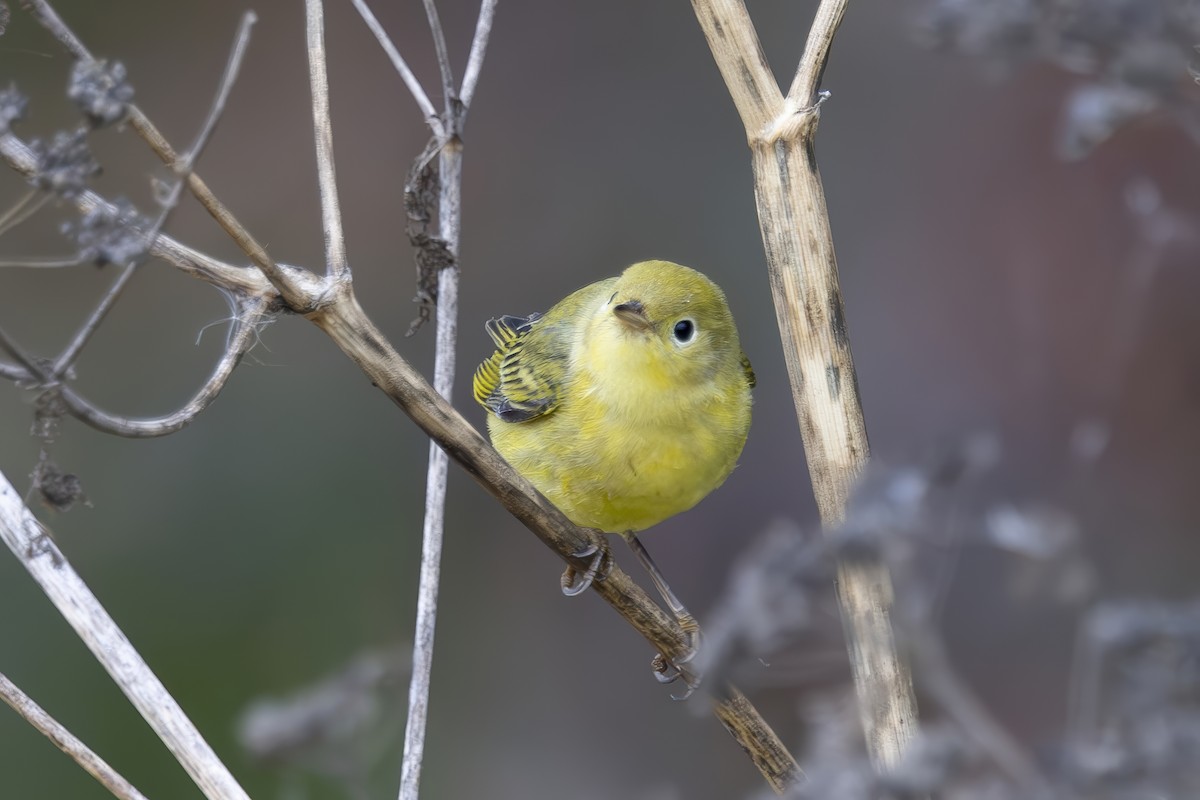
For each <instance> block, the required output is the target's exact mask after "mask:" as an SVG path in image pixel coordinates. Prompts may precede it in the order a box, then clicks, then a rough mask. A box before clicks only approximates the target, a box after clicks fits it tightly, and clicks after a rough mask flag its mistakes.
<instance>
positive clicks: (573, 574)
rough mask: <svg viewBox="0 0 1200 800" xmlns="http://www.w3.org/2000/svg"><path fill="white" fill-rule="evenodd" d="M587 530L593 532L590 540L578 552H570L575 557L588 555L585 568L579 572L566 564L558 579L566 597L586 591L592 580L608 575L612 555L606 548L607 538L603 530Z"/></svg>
mask: <svg viewBox="0 0 1200 800" xmlns="http://www.w3.org/2000/svg"><path fill="white" fill-rule="evenodd" d="M588 530H591V532H592V533H593V534H594V538H593V539H592V541H591V542H590V543H589V544H588V546H587V547H585V548H583V549H582V550H580V551H579V552H577V553H572V554H571V555H573V556H575V557H576V558H589V557H590V558H591V561H590V562H588V567H587V569H586V570H584V571H583V573H582V574H580V573H579V571H578V570H577V569H575V567H574V565H572V564H568V565H567V568H566V569H565V570H563V574H562V577H561V578H560V579H559V582H560V583H561V584H562V593H563V594H565V595H566V596H567V597H574V596H575V595H577V594H581V593H583V592H585V591H587V589H588V587H589V586H591V585H592V582H593V581H602V580H604V579H605V578H606V577H608V571H609V570H610V569H611V568H612V555H611V553H610V551H609V549H608V539H607V538H606V537H605V536H604V532H603V531H597V530H593V529H588Z"/></svg>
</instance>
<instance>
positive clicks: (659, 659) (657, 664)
mask: <svg viewBox="0 0 1200 800" xmlns="http://www.w3.org/2000/svg"><path fill="white" fill-rule="evenodd" d="M624 539H625V541H626V542H628V543H629V548H630V549H631V550H633V553H634V555H636V556H637V557H638V561H641V562H642V566H643V567H645V568H646V572H648V573H650V580H651V581H653V582H654V588H656V589H658V593H659V594H660V595H662V599H663V600H664V601H665V602H666V604H667V607H668V608H670V609H671V613H672V614H674V615H675V620H676V622H678V623H679V627H680V628H682V629H683V632H684V634H685V635H686V636H687V639H688V650H687V652H686V653H684V654H683V656H682V657H680V658H676V659H674V660H671V659H668V658H667V657H666V656H665V655H663V654H662V653H659V654H658V655H656V656H655V657H654V660H653V661H652V662H651V666H652V667H653V668H654V677H655V678H657V679H658V681H659V682H660V683H673V682H675V681H677V680H679V679H680V678H683V681H684V683H686V684H687V687H688V688H687V691H686V692H685V693H684V694H683V696H682V697H676V698H675V699H676V700H686V699H687V698H688V697H689V696H691V694H692V692H694V691H696V688H697V687H698V686H699V685H700V676H699V675H697V674H696V673H694V672H692V671H690V670H688V669H687V668H686V667H685V666H684V665H685V664H687V663H688V662H689V661H691V660H692V659H693V658H695V657H696V652H697V651H698V650H699V648H700V625H699V623H697V622H696V618H695V617H693V616H692V613H691V612H690V611H688V610H687V606H685V605H684V604H683V603H682V602H680V600H679V598H678V597H676V596H675V593H674V592H672V591H671V587H670V586H669V585H668V584H667V580H666V578H664V577H663V574H662V570H660V569H659V568H658V565H657V564H655V563H654V559H652V558H651V557H650V553H649V552H648V551H647V550H646V547H645V545H643V544H642V543H641V541H640V540H639V539H638V538H637V536H636V535H634V533H633V531H628V532H626V533H625V535H624Z"/></svg>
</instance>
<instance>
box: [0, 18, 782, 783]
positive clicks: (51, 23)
mask: <svg viewBox="0 0 1200 800" xmlns="http://www.w3.org/2000/svg"><path fill="white" fill-rule="evenodd" d="M30 7H31V9H32V11H33V12H34V14H35V16H37V17H38V18H39V19H40V20H41V21H42V22H43V24H45V25H46V26H47V27H48V28H49V29H50V30H51V31H52V32H53V33H54V34H55V35H56V36H57V37H58V38H59V39H60V40H61V41H62V42H63V43H64V44H65V45H66V46H67V48H68V49H69V50H70V51H71V52H72V53H73V54H74V55H75V56H76V57H77V58H81V59H89V58H90V54H88V52H87V50H86V49H85V48H84V47H83V45H82V43H80V42H79V40H78V38H77V37H75V35H74V34H73V33H72V32H71V31H70V30H69V29H68V28H67V27H66V25H65V24H64V23H63V22H62V20H61V19H59V18H58V16H57V15H56V14H55V13H54V12H53V10H52V9H50V8H49V6H48V5H47V4H46V3H45V2H44V0H30ZM492 10H494V9H492ZM490 23H491V10H489V12H488V13H487V15H486V16H485V15H483V14H481V17H480V22H479V24H478V26H477V33H476V42H479V41H480V37H481V36H482V35H483V33H485V32H486V30H487V29H488V28H489V27H490ZM311 42H312V40H311V38H310V43H311ZM473 50H474V48H473ZM479 57H480V58H481V57H482V52H480V53H479ZM477 61H478V59H477V58H476V57H475V53H474V52H473V54H472V59H471V61H469V63H468V69H467V74H468V77H469V80H470V87H469V88H471V89H473V88H474V82H475V81H476V80H477V77H478V63H477ZM466 88H468V87H464V89H466ZM128 118H129V122H130V126H131V127H132V128H133V129H134V130H135V132H137V133H138V134H139V135H140V136H141V137H142V138H143V139H144V140H145V141H146V142H147V143H148V144H149V145H150V147H151V148H152V149H153V150H154V151H155V152H156V153H157V154H158V155H159V157H160V158H161V159H162V160H163V161H164V162H165V163H167V164H168V165H171V166H172V168H177V165H179V164H180V161H181V159H180V156H179V155H178V154H177V153H176V151H175V150H174V149H173V148H172V147H171V145H170V144H169V143H168V142H167V141H166V140H165V139H164V138H163V137H162V135H161V134H160V133H159V132H158V130H157V129H156V128H155V127H154V126H153V124H152V123H151V122H150V120H149V119H148V118H147V117H146V116H145V114H143V113H142V112H141V111H140V110H139V109H137V108H136V107H135V106H129V108H128ZM443 144H445V142H443ZM23 148H24V145H23V144H22V143H20V142H19V141H18V140H16V139H15V137H12V136H11V135H4V136H0V153H2V154H3V155H4V156H5V157H6V159H7V160H9V162H10V163H13V162H14V161H17V162H19V161H21V160H22V159H21V157H20V155H21V151H22V149H23ZM31 168H32V167H29V166H28V165H27V166H26V167H25V168H24V171H27V170H29V169H31ZM187 186H188V188H189V190H190V191H191V192H192V194H193V195H194V196H196V198H197V199H198V200H200V202H201V204H202V205H203V206H204V207H205V208H206V209H207V210H208V211H209V212H210V214H212V216H213V217H214V218H215V219H216V220H217V221H218V223H219V224H220V225H221V226H222V228H224V229H225V231H226V232H227V233H228V234H229V235H230V236H231V238H233V239H234V241H235V242H236V243H237V244H238V245H239V246H241V247H242V249H243V250H244V251H245V252H246V253H247V255H248V256H249V257H250V259H251V261H253V262H254V264H255V265H256V266H257V267H258V268H259V270H261V273H262V276H265V277H266V280H265V281H264V280H262V277H261V276H258V275H256V274H254V272H253V271H247V270H245V269H242V268H237V267H231V266H229V265H224V264H220V263H219V262H215V261H213V260H211V259H206V258H205V257H203V256H201V255H199V254H195V253H194V251H187V250H186V249H185V248H182V246H181V245H178V243H175V242H172V241H171V240H170V239H169V238H168V237H165V236H159V237H157V238H156V240H155V243H154V245H153V249H152V252H154V253H155V254H162V253H170V255H171V257H172V258H178V259H179V260H180V261H182V262H183V263H184V264H185V265H186V266H184V268H185V269H186V270H187V271H189V272H190V274H193V275H195V276H197V277H201V278H203V279H204V280H206V281H208V282H210V283H213V284H214V285H217V286H222V287H225V288H231V289H234V290H235V291H237V292H238V293H239V295H241V296H243V297H254V298H258V299H259V300H260V301H261V302H262V303H263V307H264V308H271V309H276V308H280V307H284V308H286V309H288V310H290V311H293V312H295V313H298V314H301V315H303V316H305V317H306V318H308V319H309V320H310V321H312V322H313V323H315V324H316V325H318V326H319V327H320V328H321V329H322V330H324V331H325V332H326V333H327V334H328V335H329V336H330V337H331V338H332V339H333V340H334V342H335V343H336V344H337V345H338V346H339V347H340V348H341V349H342V350H343V351H344V352H345V353H346V354H347V355H348V356H349V357H350V358H351V359H352V360H353V361H354V362H355V363H356V364H358V365H359V366H360V368H362V369H363V371H364V373H365V374H366V375H367V376H368V377H369V378H370V379H371V380H372V381H373V382H374V384H375V385H376V386H378V387H379V388H380V389H381V390H383V391H384V392H385V394H387V395H388V396H389V397H390V398H392V399H393V400H394V401H395V402H396V403H397V404H398V405H400V407H401V408H402V409H403V410H404V411H405V413H407V414H408V415H409V416H410V417H411V418H412V419H413V420H414V421H415V422H416V423H417V424H418V425H419V426H420V427H421V428H422V429H423V430H424V431H425V432H426V433H427V434H429V436H430V437H431V439H432V440H433V441H434V442H436V443H437V445H438V446H439V447H440V448H441V449H442V450H444V451H445V452H446V453H447V454H448V455H449V457H450V458H452V459H454V460H455V461H457V462H458V463H459V464H460V465H461V466H463V468H464V469H466V470H467V471H468V473H470V474H471V475H472V477H474V478H475V479H476V480H477V481H478V482H479V483H480V484H482V485H483V487H484V488H485V489H486V490H487V491H489V492H490V493H491V494H492V495H493V496H495V497H496V498H497V499H499V500H500V502H501V504H502V505H503V506H504V507H505V508H506V509H508V510H509V511H510V512H511V513H512V514H513V515H514V516H516V517H517V518H518V519H519V520H521V521H522V522H523V523H524V524H525V525H526V526H527V527H528V528H529V529H530V530H531V531H532V532H533V533H534V534H535V535H537V536H538V538H539V539H541V540H542V541H543V542H544V543H545V544H546V545H547V546H549V547H550V548H551V549H553V550H554V551H555V552H556V553H558V554H559V556H560V557H562V558H563V559H564V560H566V561H567V562H569V563H571V564H572V565H574V566H575V567H576V568H577V569H580V570H583V569H586V567H587V566H588V564H587V560H588V559H587V558H586V557H581V556H580V555H579V554H581V553H590V552H591V551H592V545H593V541H592V539H593V535H594V534H592V533H590V532H587V531H584V530H582V529H580V528H578V527H576V526H575V525H574V524H573V523H571V522H570V521H569V520H568V519H567V518H566V517H565V516H564V515H563V514H562V512H561V511H559V510H558V509H557V508H555V507H553V506H552V505H551V504H550V503H549V502H548V501H546V499H545V498H544V497H542V496H541V495H539V494H538V493H537V492H536V490H534V488H533V486H532V485H531V484H530V483H529V482H528V481H527V480H525V479H524V478H523V477H522V476H520V475H519V474H517V473H516V472H515V471H514V470H513V469H512V467H510V466H509V465H508V464H507V463H506V462H505V461H504V460H503V458H501V457H500V455H499V454H498V453H497V452H496V451H495V450H494V449H492V448H491V446H490V445H488V443H487V442H486V441H485V440H484V439H483V438H482V437H481V436H480V435H479V433H478V432H477V431H475V429H474V428H472V427H471V426H470V424H468V423H467V422H466V420H465V419H464V418H463V417H462V416H461V415H459V413H458V412H457V411H456V410H455V409H454V408H453V407H452V406H451V405H450V404H449V403H448V402H447V401H446V400H445V399H444V398H443V397H441V396H440V395H439V394H438V393H437V392H436V391H434V389H433V387H431V386H430V385H429V383H428V382H426V380H425V379H424V378H423V377H422V376H421V375H420V374H419V373H418V372H417V371H415V370H414V369H413V368H412V367H411V366H410V365H409V364H408V363H407V362H405V361H404V360H403V359H402V358H400V356H399V355H398V354H397V353H396V352H395V350H394V349H393V348H392V347H391V345H390V344H389V343H388V342H387V340H386V339H385V338H384V337H383V336H382V334H381V333H380V332H379V331H378V329H377V328H376V327H375V326H374V324H373V323H372V322H371V321H370V319H369V318H368V317H367V316H366V315H365V314H364V313H363V311H362V309H361V307H360V306H359V305H358V302H357V300H356V299H355V297H354V294H353V290H352V288H351V283H350V281H349V280H338V279H337V276H336V273H337V270H336V269H331V270H330V272H331V273H334V274H326V275H317V274H314V273H313V272H310V271H307V270H303V269H299V268H295V267H288V266H286V265H281V264H277V263H276V262H274V261H273V260H272V259H271V257H270V256H269V255H268V254H267V253H266V251H265V249H263V248H262V246H261V245H259V244H258V242H257V241H256V240H255V239H254V238H253V237H252V236H251V235H250V234H249V232H248V231H246V229H245V228H244V227H243V226H242V225H241V224H240V223H239V222H238V221H237V219H236V218H235V217H234V216H233V215H232V214H231V213H230V212H229V210H228V209H227V208H226V207H225V206H224V205H223V204H222V203H221V202H220V201H219V200H218V199H217V198H216V197H215V196H214V195H213V194H212V193H211V191H210V190H209V189H208V187H207V186H206V185H205V184H204V182H203V181H202V180H201V179H200V178H199V176H198V175H196V174H195V173H194V172H192V173H190V174H189V175H188V179H187ZM81 197H87V198H89V200H88V202H90V203H93V204H95V203H102V202H104V201H103V200H102V199H100V198H98V197H96V196H95V195H91V194H89V193H84V194H83V195H81ZM328 220H329V216H328V211H327V213H326V222H327V223H328ZM326 230H327V233H329V227H328V224H327V228H326ZM331 252H333V253H334V255H337V251H336V250H334V251H331ZM342 252H344V251H342ZM164 257H167V256H164ZM336 260H337V259H336V258H333V259H331V261H334V262H336ZM329 266H331V265H327V267H329ZM346 274H347V275H348V272H347V273H346ZM7 371H9V370H7V368H6V372H7ZM25 513H28V512H27V511H26V512H25ZM29 519H30V521H31V523H30V524H32V525H36V524H37V523H36V522H35V521H32V517H30V518H29ZM39 530H40V529H39ZM41 540H44V541H45V542H46V543H47V544H48V549H49V550H50V552H52V553H53V557H52V559H51V560H54V561H56V563H63V564H65V562H64V561H61V553H58V551H57V548H56V547H54V546H53V542H51V541H50V540H49V538H48V537H46V536H44V535H42V536H41ZM56 574H59V573H56ZM71 575H72V576H73V577H72V579H71V581H68V584H69V586H70V587H71V588H72V590H76V589H78V590H80V591H86V589H83V588H82V582H81V581H79V580H78V578H77V576H74V574H73V573H71ZM75 583H78V587H76V586H75ZM45 585H46V587H47V592H48V593H54V592H62V591H63V590H64V587H63V585H62V584H61V582H59V581H55V580H52V579H48V582H47V583H46V584H45ZM593 589H595V591H597V593H599V594H600V596H601V597H603V598H604V599H605V600H606V601H607V602H608V603H609V604H610V605H612V606H613V607H614V608H615V609H616V610H617V611H618V613H620V614H621V615H622V616H623V617H624V618H625V619H626V620H627V621H628V622H629V623H630V624H631V625H632V626H633V627H634V628H635V629H636V630H637V631H638V632H639V633H641V634H642V635H643V636H644V637H645V638H646V639H647V641H649V642H650V644H651V645H652V646H653V648H654V649H655V650H657V651H658V652H660V653H662V654H663V655H664V656H665V657H666V658H668V659H670V660H678V659H679V658H680V657H681V656H683V655H684V654H685V653H687V652H688V651H689V649H690V643H689V641H688V639H687V637H686V636H685V635H684V633H683V632H682V631H681V630H680V629H679V627H678V625H677V624H676V622H675V621H674V620H673V619H672V618H671V617H670V616H669V615H667V614H666V613H664V612H663V611H662V609H661V608H659V606H658V605H656V604H655V603H654V602H653V601H652V600H651V599H650V598H649V596H648V595H646V593H645V592H644V591H642V589H641V588H640V587H639V586H638V585H637V584H636V583H634V582H633V580H632V579H631V578H630V577H629V576H628V575H627V574H626V573H625V572H623V571H622V570H621V569H620V568H618V567H616V566H614V567H613V569H612V571H611V572H610V573H609V575H608V576H607V577H606V578H605V579H604V580H602V581H596V582H594V583H593ZM66 613H67V612H66V611H64V614H66ZM105 622H106V624H107V625H109V626H110V627H109V628H106V630H105V636H109V637H112V640H113V641H117V642H122V643H124V645H125V646H128V643H127V642H125V640H124V637H123V635H121V633H120V631H119V630H118V629H116V627H115V625H112V624H111V620H108V619H107V617H105ZM81 635H82V634H81ZM109 652H112V650H111V648H110V649H109ZM98 657H99V656H98ZM139 663H140V662H139ZM114 676H115V677H118V681H119V682H120V683H121V684H122V688H123V689H125V690H126V691H127V693H128V692H130V691H131V688H130V687H131V686H136V685H137V683H136V681H133V679H132V678H129V677H127V676H125V675H124V674H123V673H120V674H119V673H117V672H114ZM714 692H715V697H714V699H713V702H714V711H715V713H716V715H717V716H718V718H719V719H720V720H721V721H722V723H723V724H725V726H726V727H727V728H728V729H729V731H730V732H731V733H732V734H733V736H734V738H735V740H736V741H737V742H738V743H739V744H740V745H741V747H742V748H743V749H744V750H745V751H746V752H747V753H748V754H749V756H750V757H751V759H752V760H753V762H754V763H755V765H756V766H757V767H758V768H759V769H760V770H761V771H762V773H763V775H764V776H765V777H766V779H767V780H768V782H769V783H770V784H771V786H772V787H773V788H775V789H776V790H777V791H782V790H783V789H784V788H785V787H787V786H788V785H790V784H792V783H794V782H795V781H796V779H797V777H798V774H799V773H798V768H797V766H796V763H795V761H794V759H793V758H792V757H791V755H790V754H789V753H788V751H787V749H786V748H785V747H784V746H783V744H782V743H781V742H780V741H779V739H778V737H777V736H776V735H775V733H774V731H772V730H771V728H770V727H769V726H768V725H767V724H766V722H765V721H764V720H763V719H762V717H761V715H759V713H758V712H757V710H756V709H755V708H754V707H753V705H752V704H750V702H749V701H748V700H747V699H746V698H745V697H744V696H743V695H741V693H740V692H739V691H738V690H737V689H736V688H735V687H732V686H723V687H716V688H715V689H714ZM161 702H162V704H163V705H164V706H169V707H174V704H173V701H171V700H170V699H169V697H167V698H164V699H163V700H162V701H161ZM176 710H177V709H176ZM160 735H163V736H164V737H171V738H167V740H168V741H175V738H173V737H175V735H176V734H175V732H172V731H167V732H165V733H163V732H160ZM197 739H198V735H197ZM172 749H173V752H175V750H174V748H172ZM176 755H177V757H178V758H180V759H181V760H183V759H184V758H186V757H187V756H186V755H185V754H181V753H176ZM187 763H191V762H185V764H187ZM222 769H223V768H222ZM189 771H191V767H189ZM225 774H226V775H227V774H228V773H225ZM203 779H204V780H205V781H206V782H205V783H204V784H202V786H206V787H207V786H211V781H212V780H213V779H212V778H211V776H208V775H205V776H203ZM197 780H198V781H199V780H201V778H199V777H198V778H197ZM229 781H230V784H229V785H228V786H227V787H226V790H227V791H226V793H225V794H224V795H222V796H223V797H225V798H238V797H244V794H242V793H241V790H240V788H237V787H236V784H234V783H232V778H229ZM206 791H207V790H206ZM210 796H211V795H210Z"/></svg>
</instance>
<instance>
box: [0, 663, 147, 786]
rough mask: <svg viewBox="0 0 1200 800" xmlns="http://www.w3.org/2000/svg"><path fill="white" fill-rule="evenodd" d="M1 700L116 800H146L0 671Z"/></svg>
mask: <svg viewBox="0 0 1200 800" xmlns="http://www.w3.org/2000/svg"><path fill="white" fill-rule="evenodd" d="M0 700H3V701H4V702H6V703H8V705H9V706H11V707H12V710H13V711H16V712H17V713H18V714H20V715H21V716H22V717H24V718H25V721H26V722H28V723H29V724H30V725H32V726H33V727H34V728H36V729H37V730H38V731H40V732H41V733H42V734H44V735H45V736H46V738H47V739H49V740H50V741H51V742H53V743H54V746H55V747H57V748H58V749H59V750H62V751H63V752H64V753H66V754H67V755H69V756H70V757H71V758H73V759H75V763H76V764H78V765H79V766H81V767H83V768H84V769H85V770H87V772H88V774H90V775H91V776H92V777H93V778H95V779H96V780H98V781H100V783H101V784H102V785H103V786H104V788H105V789H108V790H109V791H110V792H112V793H113V795H114V796H116V797H117V800H146V796H145V795H143V794H142V793H141V792H139V791H138V790H137V789H136V788H134V786H133V784H132V783H130V782H129V781H127V780H125V779H124V778H123V777H121V775H120V773H118V772H117V771H116V770H115V769H113V768H112V767H110V766H109V765H108V763H107V762H106V761H105V760H104V759H102V758H101V757H100V756H98V755H96V753H95V752H93V751H92V749H91V748H90V747H88V746H87V745H86V744H84V743H83V742H82V741H81V740H80V739H79V738H78V737H76V736H75V735H74V734H73V733H71V732H70V731H69V730H67V729H66V728H65V727H63V725H62V723H60V722H59V721H58V720H56V719H55V718H54V717H52V716H50V715H49V714H47V713H46V712H45V710H44V709H43V708H42V707H41V706H39V705H38V704H37V703H35V702H34V701H33V699H32V698H31V697H30V696H29V695H27V694H25V693H24V692H22V691H21V689H20V688H19V687H18V686H17V685H16V684H15V683H13V682H12V681H10V680H9V679H8V677H7V676H5V675H4V674H3V673H0Z"/></svg>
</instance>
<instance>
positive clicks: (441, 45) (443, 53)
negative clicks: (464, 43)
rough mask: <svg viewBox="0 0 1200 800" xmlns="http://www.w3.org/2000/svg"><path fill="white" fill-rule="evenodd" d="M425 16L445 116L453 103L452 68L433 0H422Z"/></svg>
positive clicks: (444, 34)
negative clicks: (435, 60)
mask: <svg viewBox="0 0 1200 800" xmlns="http://www.w3.org/2000/svg"><path fill="white" fill-rule="evenodd" d="M424 2H425V16H426V18H427V19H428V20H429V32H430V33H431V34H432V35H433V49H434V51H435V52H436V53H437V62H438V71H439V72H440V73H441V75H442V95H443V98H442V100H443V103H442V107H443V108H444V109H445V113H446V116H450V114H451V113H452V112H453V103H454V94H455V92H454V68H453V67H451V66H450V51H449V50H448V49H447V48H446V32H445V31H443V30H442V20H441V18H440V17H439V16H438V11H437V3H435V2H434V0H424Z"/></svg>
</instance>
